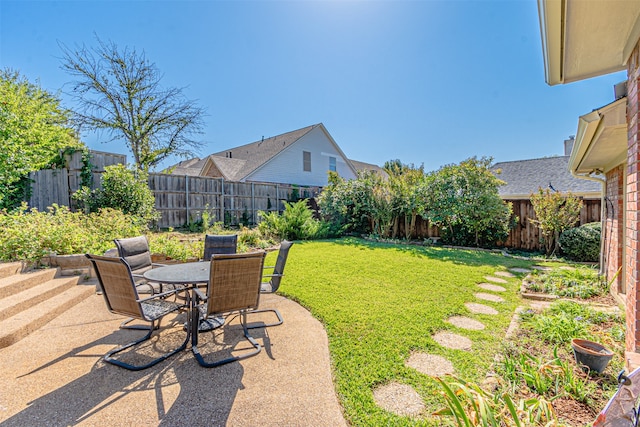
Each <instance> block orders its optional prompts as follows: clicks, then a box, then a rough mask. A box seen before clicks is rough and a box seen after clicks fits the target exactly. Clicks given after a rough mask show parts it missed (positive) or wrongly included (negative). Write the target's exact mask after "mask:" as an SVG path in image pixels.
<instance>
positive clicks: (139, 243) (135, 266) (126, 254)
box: [113, 236, 163, 292]
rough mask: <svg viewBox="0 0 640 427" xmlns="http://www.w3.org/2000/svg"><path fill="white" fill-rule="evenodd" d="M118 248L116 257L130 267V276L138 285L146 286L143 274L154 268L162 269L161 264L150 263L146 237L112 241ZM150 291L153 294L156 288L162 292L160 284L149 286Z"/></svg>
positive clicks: (149, 251)
mask: <svg viewBox="0 0 640 427" xmlns="http://www.w3.org/2000/svg"><path fill="white" fill-rule="evenodd" d="M113 242H114V243H115V244H116V248H118V256H119V257H120V258H124V259H125V260H126V261H127V264H129V266H130V267H131V274H132V275H133V277H134V279H136V283H137V284H138V285H142V284H147V283H148V282H147V281H146V280H145V279H144V276H143V274H144V272H145V271H147V270H151V269H152V268H154V267H163V265H162V264H156V263H153V262H151V250H150V249H149V242H148V241H147V237H146V236H137V237H128V238H126V239H115V240H114V241H113ZM149 286H150V287H151V291H152V292H155V291H156V287H158V289H159V291H160V292H162V291H163V289H162V284H161V283H159V284H155V286H154V284H149Z"/></svg>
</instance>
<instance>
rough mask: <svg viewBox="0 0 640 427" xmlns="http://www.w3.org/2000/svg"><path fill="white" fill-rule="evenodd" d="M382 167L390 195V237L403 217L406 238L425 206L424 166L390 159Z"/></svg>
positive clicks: (413, 231)
mask: <svg viewBox="0 0 640 427" xmlns="http://www.w3.org/2000/svg"><path fill="white" fill-rule="evenodd" d="M384 169H385V171H386V172H387V174H388V175H389V181H388V186H389V188H390V192H391V195H392V201H391V204H392V211H393V229H392V237H394V238H395V237H397V235H398V228H399V222H400V219H404V232H405V238H406V239H407V240H408V239H410V238H411V236H413V235H414V233H415V228H416V219H417V217H418V215H420V214H422V212H423V211H424V209H425V207H426V197H425V193H424V191H425V186H424V183H425V175H424V166H420V167H415V166H414V165H413V164H411V165H405V164H403V163H402V162H400V160H392V161H388V162H386V163H385V164H384Z"/></svg>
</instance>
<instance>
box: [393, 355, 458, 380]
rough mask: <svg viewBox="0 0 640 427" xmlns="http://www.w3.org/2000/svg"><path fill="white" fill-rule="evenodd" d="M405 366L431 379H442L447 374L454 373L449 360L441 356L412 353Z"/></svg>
mask: <svg viewBox="0 0 640 427" xmlns="http://www.w3.org/2000/svg"><path fill="white" fill-rule="evenodd" d="M405 364H406V365H407V366H408V367H410V368H413V369H415V370H416V371H418V372H421V373H423V374H425V375H431V376H432V377H442V376H444V375H447V374H453V373H454V371H455V369H454V368H453V364H452V363H451V362H449V360H447V359H445V358H444V357H442V356H437V355H435V354H428V353H413V354H412V355H411V356H409V359H407V361H406V362H405Z"/></svg>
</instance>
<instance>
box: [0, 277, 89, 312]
mask: <svg viewBox="0 0 640 427" xmlns="http://www.w3.org/2000/svg"><path fill="white" fill-rule="evenodd" d="M78 279H79V277H78V276H70V277H60V278H55V279H51V280H49V281H47V282H44V283H42V284H40V285H37V286H34V287H32V288H29V289H26V290H24V291H22V292H19V293H17V294H14V295H10V296H8V297H7V298H3V299H0V320H4V319H7V318H9V317H11V316H13V315H15V314H17V313H20V312H21V311H23V310H26V309H28V308H29V307H32V306H33V305H34V304H38V303H40V302H42V301H45V300H47V299H49V298H51V297H54V296H56V295H57V294H59V293H61V292H64V291H65V290H67V289H69V288H70V287H72V286H75V285H77V284H78Z"/></svg>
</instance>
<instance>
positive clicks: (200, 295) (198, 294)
mask: <svg viewBox="0 0 640 427" xmlns="http://www.w3.org/2000/svg"><path fill="white" fill-rule="evenodd" d="M193 292H194V293H195V294H196V299H199V300H201V301H206V300H207V296H206V295H205V294H203V293H202V291H201V290H200V289H198V288H197V287H196V288H193Z"/></svg>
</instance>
